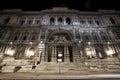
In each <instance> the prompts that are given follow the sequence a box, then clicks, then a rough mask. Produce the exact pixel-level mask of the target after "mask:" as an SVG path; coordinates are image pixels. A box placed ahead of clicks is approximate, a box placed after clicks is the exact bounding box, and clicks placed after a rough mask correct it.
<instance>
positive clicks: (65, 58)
mask: <svg viewBox="0 0 120 80" xmlns="http://www.w3.org/2000/svg"><path fill="white" fill-rule="evenodd" d="M66 55H67V54H66V46H64V62H66V60H67V57H66Z"/></svg>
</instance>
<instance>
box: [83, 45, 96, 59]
mask: <svg viewBox="0 0 120 80" xmlns="http://www.w3.org/2000/svg"><path fill="white" fill-rule="evenodd" d="M85 51H86V55H87V57H89V58H92V57H93V56H95V53H94V52H93V48H92V47H87V48H86V49H85Z"/></svg>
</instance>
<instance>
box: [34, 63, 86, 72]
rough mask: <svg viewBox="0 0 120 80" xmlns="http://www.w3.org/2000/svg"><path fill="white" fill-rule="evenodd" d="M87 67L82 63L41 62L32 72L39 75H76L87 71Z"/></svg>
mask: <svg viewBox="0 0 120 80" xmlns="http://www.w3.org/2000/svg"><path fill="white" fill-rule="evenodd" d="M86 69H87V67H86V66H85V65H84V64H83V63H81V62H80V63H73V62H61V63H58V62H42V63H40V64H39V65H37V66H36V68H35V69H34V70H33V72H39V73H59V70H60V71H61V73H69V72H74V73H78V72H79V71H87V70H86Z"/></svg>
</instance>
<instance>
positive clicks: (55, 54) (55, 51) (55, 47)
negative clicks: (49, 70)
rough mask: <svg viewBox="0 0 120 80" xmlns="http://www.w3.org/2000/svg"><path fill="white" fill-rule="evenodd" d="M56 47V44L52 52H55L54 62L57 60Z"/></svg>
mask: <svg viewBox="0 0 120 80" xmlns="http://www.w3.org/2000/svg"><path fill="white" fill-rule="evenodd" d="M56 49H57V48H56V46H55V48H54V50H55V51H54V54H55V62H56V61H57V50H56Z"/></svg>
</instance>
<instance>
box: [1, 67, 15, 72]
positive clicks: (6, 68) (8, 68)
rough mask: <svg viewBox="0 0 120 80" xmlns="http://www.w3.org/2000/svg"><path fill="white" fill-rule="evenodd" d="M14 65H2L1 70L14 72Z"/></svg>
mask: <svg viewBox="0 0 120 80" xmlns="http://www.w3.org/2000/svg"><path fill="white" fill-rule="evenodd" d="M14 69H15V66H4V67H2V72H14Z"/></svg>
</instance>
